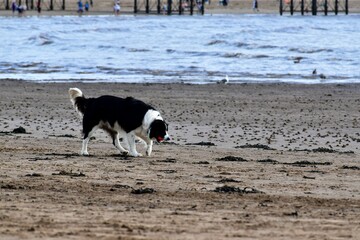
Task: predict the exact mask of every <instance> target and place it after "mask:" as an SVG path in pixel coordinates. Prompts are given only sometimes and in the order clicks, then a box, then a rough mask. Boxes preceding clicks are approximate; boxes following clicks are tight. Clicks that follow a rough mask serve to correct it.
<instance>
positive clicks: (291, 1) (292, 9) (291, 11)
mask: <svg viewBox="0 0 360 240" xmlns="http://www.w3.org/2000/svg"><path fill="white" fill-rule="evenodd" d="M290 14H291V15H293V14H294V0H290Z"/></svg>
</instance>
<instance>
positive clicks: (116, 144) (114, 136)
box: [111, 133, 129, 155]
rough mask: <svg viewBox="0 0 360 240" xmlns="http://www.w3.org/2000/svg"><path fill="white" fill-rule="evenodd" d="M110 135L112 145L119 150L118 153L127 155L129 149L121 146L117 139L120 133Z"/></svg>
mask: <svg viewBox="0 0 360 240" xmlns="http://www.w3.org/2000/svg"><path fill="white" fill-rule="evenodd" d="M111 137H112V139H113V144H114V146H115V147H116V148H117V149H118V150H119V151H120V154H125V155H127V154H128V153H129V151H128V150H126V149H125V148H123V147H122V146H121V144H120V141H119V137H120V134H119V133H116V134H112V135H111Z"/></svg>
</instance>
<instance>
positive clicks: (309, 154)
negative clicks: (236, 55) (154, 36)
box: [0, 80, 360, 240]
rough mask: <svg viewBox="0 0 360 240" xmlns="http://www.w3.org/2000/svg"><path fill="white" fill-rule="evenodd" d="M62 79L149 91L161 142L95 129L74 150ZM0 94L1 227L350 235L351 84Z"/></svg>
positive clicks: (355, 159) (43, 234)
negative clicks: (128, 140)
mask: <svg viewBox="0 0 360 240" xmlns="http://www.w3.org/2000/svg"><path fill="white" fill-rule="evenodd" d="M74 86H76V87H79V88H80V89H82V90H83V92H84V93H85V95H87V96H89V97H90V96H93V97H95V96H99V95H103V94H112V95H117V96H122V97H124V96H134V97H137V98H140V99H142V100H144V101H146V102H148V103H151V104H152V105H153V106H155V107H156V108H157V109H158V110H159V111H160V112H162V115H163V116H164V118H165V119H166V120H167V121H168V122H169V123H170V134H171V136H172V138H173V139H172V141H170V142H169V143H167V144H160V145H155V146H154V151H153V155H152V156H151V157H140V158H125V157H121V156H119V155H117V150H116V149H115V148H114V147H113V146H112V144H111V141H110V138H109V137H108V136H107V135H105V134H104V133H103V132H101V131H98V132H97V133H96V134H95V139H93V140H92V141H91V142H90V145H89V153H90V154H91V156H89V157H84V156H79V155H78V152H79V151H80V147H81V134H80V129H81V120H80V119H79V117H78V115H77V113H76V112H75V110H74V109H73V108H72V106H71V103H70V101H69V99H68V95H67V90H68V88H69V87H74ZM0 92H1V94H0V116H1V117H0V132H1V133H0V153H1V154H0V164H1V165H0V166H1V167H0V239H35V238H37V239H38V238H43V239H50V238H51V239H294V240H295V239H359V236H360V228H359V227H360V186H359V182H360V163H359V159H360V158H359V154H360V149H359V142H360V135H359V131H358V129H359V125H360V115H359V102H360V97H359V96H360V85H352V84H348V85H296V84H294V85H287V84H238V85H216V84H214V85H183V84H97V83H94V84H82V83H72V84H67V83H66V84H63V83H59V84H36V83H29V82H22V81H6V80H1V81H0ZM20 126H21V127H23V128H24V129H25V130H26V133H18V134H16V133H13V130H14V129H16V128H18V127H20ZM197 144H200V145H197ZM201 144H203V145H201ZM138 150H140V151H142V152H144V148H143V147H142V146H141V144H138Z"/></svg>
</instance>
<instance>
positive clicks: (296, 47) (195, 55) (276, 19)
mask: <svg viewBox="0 0 360 240" xmlns="http://www.w3.org/2000/svg"><path fill="white" fill-rule="evenodd" d="M0 44H1V47H0V80H1V79H19V80H30V81H37V82H67V81H83V82H142V83H145V82H161V83H171V82H183V83H197V84H201V83H211V82H216V81H219V80H221V79H223V78H224V77H225V76H226V75H228V76H229V79H230V81H231V82H233V83H243V82H291V83H310V84H311V83H350V82H360V15H356V14H354V15H338V16H279V15H271V14H263V15H262V14H250V15H240V14H239V15H204V16H176V15H173V16H154V15H151V16H145V15H141V16H134V15H122V16H110V15H109V16H82V17H78V16H51V17H48V16H41V17H37V16H32V17H0ZM315 69H316V71H315V72H316V74H313V72H314V70H315Z"/></svg>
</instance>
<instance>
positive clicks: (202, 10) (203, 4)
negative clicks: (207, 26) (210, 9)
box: [201, 0, 205, 15]
mask: <svg viewBox="0 0 360 240" xmlns="http://www.w3.org/2000/svg"><path fill="white" fill-rule="evenodd" d="M204 13H205V0H201V15H204Z"/></svg>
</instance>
